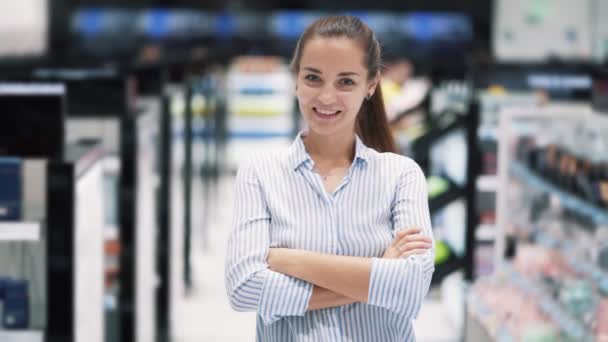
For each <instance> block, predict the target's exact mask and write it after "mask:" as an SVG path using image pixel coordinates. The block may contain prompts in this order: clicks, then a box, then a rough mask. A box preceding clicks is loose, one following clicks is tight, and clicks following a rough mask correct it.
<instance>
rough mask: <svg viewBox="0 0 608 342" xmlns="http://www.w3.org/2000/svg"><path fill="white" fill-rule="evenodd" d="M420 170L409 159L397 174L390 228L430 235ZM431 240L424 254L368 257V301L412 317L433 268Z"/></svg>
mask: <svg viewBox="0 0 608 342" xmlns="http://www.w3.org/2000/svg"><path fill="white" fill-rule="evenodd" d="M427 196H428V195H427V187H426V179H425V177H424V173H423V172H422V170H421V169H420V167H419V166H418V165H417V164H416V163H414V162H413V161H411V165H410V166H409V167H407V168H406V170H405V172H404V173H403V174H402V175H401V177H400V180H399V182H398V185H397V188H396V194H395V199H394V202H393V203H392V207H391V220H392V225H393V231H394V232H397V231H399V230H402V229H408V228H412V227H416V228H420V229H421V230H422V231H421V234H423V235H425V236H428V237H430V238H431V239H433V232H432V229H431V219H430V215H429V208H428V198H427ZM434 261H435V241H434V240H433V248H431V249H429V250H428V251H427V252H426V253H425V254H422V255H413V256H410V257H408V258H404V259H381V258H373V259H372V270H371V276H370V287H369V297H368V304H370V305H375V306H380V307H383V308H385V309H388V310H391V311H393V312H395V313H397V314H399V315H402V316H404V317H405V318H406V319H410V320H412V319H415V318H416V317H417V316H418V312H419V311H420V306H421V304H422V300H423V299H424V297H425V296H426V295H427V293H428V290H429V287H430V284H431V277H432V275H433V272H434V270H435V264H434Z"/></svg>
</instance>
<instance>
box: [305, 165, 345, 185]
mask: <svg viewBox="0 0 608 342" xmlns="http://www.w3.org/2000/svg"><path fill="white" fill-rule="evenodd" d="M340 170H342V168H338V169H335V170H333V172H327V173H325V174H323V173H321V171H320V170H319V169H317V168H316V167H313V168H312V172H314V173H316V174H318V175H319V176H321V179H322V180H323V181H324V182H327V178H329V177H330V176H333V175H334V174H336V173H337V172H338V171H340Z"/></svg>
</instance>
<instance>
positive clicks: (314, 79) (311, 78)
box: [304, 74, 319, 82]
mask: <svg viewBox="0 0 608 342" xmlns="http://www.w3.org/2000/svg"><path fill="white" fill-rule="evenodd" d="M304 79H305V80H307V81H312V82H314V81H318V80H319V76H317V75H313V74H309V75H306V76H304Z"/></svg>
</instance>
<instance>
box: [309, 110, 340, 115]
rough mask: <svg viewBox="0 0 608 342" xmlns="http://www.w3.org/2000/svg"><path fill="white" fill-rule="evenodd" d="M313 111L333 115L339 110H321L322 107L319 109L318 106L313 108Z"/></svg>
mask: <svg viewBox="0 0 608 342" xmlns="http://www.w3.org/2000/svg"><path fill="white" fill-rule="evenodd" d="M315 111H316V112H317V113H319V114H323V115H334V114H337V113H338V112H339V110H338V111H327V110H322V109H319V108H315Z"/></svg>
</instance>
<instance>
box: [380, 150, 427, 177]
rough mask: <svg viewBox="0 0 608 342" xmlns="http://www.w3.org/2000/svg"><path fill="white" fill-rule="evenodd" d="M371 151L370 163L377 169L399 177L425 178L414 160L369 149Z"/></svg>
mask: <svg viewBox="0 0 608 342" xmlns="http://www.w3.org/2000/svg"><path fill="white" fill-rule="evenodd" d="M369 151H370V152H369V159H370V162H371V164H372V165H374V166H375V167H378V168H382V169H384V170H387V171H391V172H394V173H396V174H397V175H399V176H404V175H416V176H422V177H424V173H423V172H422V169H421V168H420V166H419V165H418V163H416V162H415V161H414V160H413V159H412V158H409V157H406V156H403V155H400V154H396V153H391V152H383V153H380V152H377V151H375V150H373V149H369Z"/></svg>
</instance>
